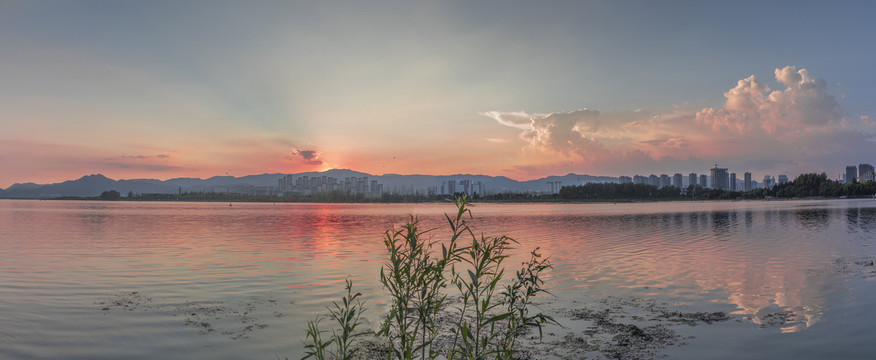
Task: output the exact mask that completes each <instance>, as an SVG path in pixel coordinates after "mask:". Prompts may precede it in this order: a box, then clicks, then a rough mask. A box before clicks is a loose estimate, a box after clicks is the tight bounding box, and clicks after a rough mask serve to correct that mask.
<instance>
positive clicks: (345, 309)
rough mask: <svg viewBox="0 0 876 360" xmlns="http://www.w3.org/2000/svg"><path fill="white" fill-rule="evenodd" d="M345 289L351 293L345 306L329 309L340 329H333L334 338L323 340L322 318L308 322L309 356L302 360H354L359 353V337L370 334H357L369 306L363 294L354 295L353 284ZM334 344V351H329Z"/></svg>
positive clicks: (307, 347)
mask: <svg viewBox="0 0 876 360" xmlns="http://www.w3.org/2000/svg"><path fill="white" fill-rule="evenodd" d="M345 289H346V290H347V294H346V295H345V296H344V297H343V298H342V299H341V303H340V304H338V303H337V302H332V305H333V307H332V308H327V309H328V311H329V314H330V317H331V318H332V319H334V320H335V322H337V327H336V328H333V329H332V330H331V332H332V336H331V337H330V338H329V339H328V340H325V341H323V340H322V333H324V331H322V330H320V328H319V322H320V321H322V318H320V317H319V316H317V317H316V320H313V321H308V322H307V335H306V337H307V340H308V341H309V343H306V344H305V346H304V348H305V349H306V350H305V354H306V356H305V357H304V358H302V359H307V358H311V357H313V358H314V359H316V360H326V359H335V360H351V359H352V358H353V356H355V355H356V352H358V350H359V349H358V348H356V347H355V340H356V338H358V337H360V336H363V335H366V334H367V332H356V328H357V327H359V325H360V324H361V320H360V318H361V316H362V313H364V312H365V304H364V302H363V301H362V300H361V299H360V296H362V294H361V293H355V294H353V282H352V281H350V280H346V286H345ZM331 344H334V345H335V346H334V350H328V349H329V346H330V345H331Z"/></svg>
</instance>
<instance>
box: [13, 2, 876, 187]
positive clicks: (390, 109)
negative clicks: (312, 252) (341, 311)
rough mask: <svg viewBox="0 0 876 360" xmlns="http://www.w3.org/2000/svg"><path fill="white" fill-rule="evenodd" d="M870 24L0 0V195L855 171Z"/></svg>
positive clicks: (871, 153) (800, 11)
mask: <svg viewBox="0 0 876 360" xmlns="http://www.w3.org/2000/svg"><path fill="white" fill-rule="evenodd" d="M873 14H876V3H874V2H872V1H831V2H827V1H820V2H807V1H784V2H782V1H769V2H761V1H721V2H719V1H708V2H707V1H575V2H544V1H520V2H515V1H502V2H499V1H496V2H493V1H446V2H445V1H441V2H439V1H434V2H420V1H392V2H385V1H350V2H341V1H300V2H299V1H277V2H268V1H256V2H249V1H109V0H107V1H40V0H35V1H15V0H0V188H6V187H8V186H10V185H12V184H13V183H16V182H36V183H52V182H58V181H63V180H68V179H75V178H78V177H80V176H82V175H87V174H92V173H102V174H104V175H106V176H108V177H110V178H114V179H131V178H157V179H168V178H173V177H210V176H214V175H225V174H229V175H234V176H243V175H250V174H261V173H277V172H280V173H294V172H302V171H314V170H327V169H330V168H349V169H354V170H359V171H363V172H368V173H371V174H375V175H380V174H385V173H400V174H433V175H445V174H457V173H478V174H485V175H504V176H508V177H511V178H514V179H518V180H528V179H533V178H539V177H543V176H547V175H561V174H566V173H569V172H574V173H578V174H591V175H607V176H618V175H629V176H632V175H635V174H642V175H648V174H651V173H655V174H658V175H659V174H661V173H668V174H670V175H671V174H672V173H675V172H681V173H684V174H687V173H689V172H697V173H706V172H707V171H708V168H710V167H713V166H714V164H715V163H717V164H719V165H720V166H721V167H727V168H729V169H730V171H731V172H737V173H738V174H739V177H740V178H741V176H742V175H741V174H742V173H743V172H745V171H751V172H752V173H753V174H754V178H755V179H756V180H760V179H761V178H762V177H763V175H767V174H770V175H773V176H775V175H778V174H780V173H783V174H788V175H789V176H790V177H792V178H793V177H794V176H796V175H797V174H799V173H801V172H826V173H827V174H828V176H830V177H831V178H837V174H839V173H840V172H842V171H844V169H845V166H846V165H851V164H855V165H856V164H859V163H871V164H874V163H876V136H874V135H876V71H874V70H872V69H870V68H871V67H876V46H874V45H873V44H874V42H876V21H874V18H873V16H874V15H873Z"/></svg>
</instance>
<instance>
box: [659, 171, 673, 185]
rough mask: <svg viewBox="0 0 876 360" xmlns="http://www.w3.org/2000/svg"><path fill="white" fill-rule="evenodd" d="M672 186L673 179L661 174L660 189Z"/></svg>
mask: <svg viewBox="0 0 876 360" xmlns="http://www.w3.org/2000/svg"><path fill="white" fill-rule="evenodd" d="M667 186H672V179H671V178H670V177H669V175H666V174H661V175H660V187H667Z"/></svg>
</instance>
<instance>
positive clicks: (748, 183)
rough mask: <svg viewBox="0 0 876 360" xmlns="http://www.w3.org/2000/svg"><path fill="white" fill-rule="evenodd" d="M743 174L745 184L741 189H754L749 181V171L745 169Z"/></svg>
mask: <svg viewBox="0 0 876 360" xmlns="http://www.w3.org/2000/svg"><path fill="white" fill-rule="evenodd" d="M743 176H744V177H745V184H744V185H743V186H744V187H743V189H744V190H745V191H751V190H754V188H753V187H752V186H751V185H752V183H751V173H750V172H748V171H746V172H745V175H743Z"/></svg>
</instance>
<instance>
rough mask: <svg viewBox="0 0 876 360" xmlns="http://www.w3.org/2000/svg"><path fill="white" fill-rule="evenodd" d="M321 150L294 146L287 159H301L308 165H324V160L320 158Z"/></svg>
mask: <svg viewBox="0 0 876 360" xmlns="http://www.w3.org/2000/svg"><path fill="white" fill-rule="evenodd" d="M319 155H320V153H319V151H316V150H303V149H298V148H293V149H292V151H291V152H290V153H289V155H287V156H286V159H288V160H292V161H301V162H303V163H304V164H306V165H314V166H320V165H323V164H324V162H323V161H322V159H320V158H319Z"/></svg>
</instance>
